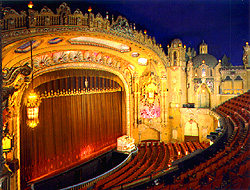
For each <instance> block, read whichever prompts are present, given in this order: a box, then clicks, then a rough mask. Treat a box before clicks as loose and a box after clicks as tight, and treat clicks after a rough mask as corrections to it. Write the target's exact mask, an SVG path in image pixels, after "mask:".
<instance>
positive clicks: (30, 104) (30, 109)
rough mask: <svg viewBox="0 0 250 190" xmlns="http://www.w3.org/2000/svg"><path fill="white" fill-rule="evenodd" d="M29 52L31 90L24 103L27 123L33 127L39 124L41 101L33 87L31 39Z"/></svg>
mask: <svg viewBox="0 0 250 190" xmlns="http://www.w3.org/2000/svg"><path fill="white" fill-rule="evenodd" d="M30 53H31V57H30V58H31V66H32V75H31V87H32V90H31V92H30V93H29V95H28V97H27V99H26V102H25V105H26V107H27V117H28V119H27V122H26V123H27V125H28V126H29V127H30V128H32V129H33V128H35V127H36V126H37V125H38V124H39V119H38V113H39V105H40V103H41V99H40V97H39V95H38V94H36V93H35V91H34V89H33V74H34V64H33V59H32V40H31V41H30Z"/></svg>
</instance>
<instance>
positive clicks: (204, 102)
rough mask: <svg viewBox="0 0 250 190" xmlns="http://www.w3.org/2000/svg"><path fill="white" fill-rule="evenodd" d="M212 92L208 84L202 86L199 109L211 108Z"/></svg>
mask: <svg viewBox="0 0 250 190" xmlns="http://www.w3.org/2000/svg"><path fill="white" fill-rule="evenodd" d="M210 101H211V98H210V92H209V89H208V87H207V85H206V84H204V83H203V84H201V86H200V87H199V89H198V93H197V105H198V108H209V107H210Z"/></svg>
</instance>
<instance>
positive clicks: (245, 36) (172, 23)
mask: <svg viewBox="0 0 250 190" xmlns="http://www.w3.org/2000/svg"><path fill="white" fill-rule="evenodd" d="M28 2H29V1H11V0H10V1H2V4H3V7H6V6H10V7H11V8H14V9H15V10H17V11H18V12H20V11H21V10H24V9H27V4H28ZM62 2H66V3H67V4H68V5H69V7H70V8H71V11H72V12H73V11H75V9H76V8H79V9H80V10H81V11H82V12H83V13H85V12H87V9H88V7H89V6H91V7H92V9H93V10H92V12H93V13H95V14H97V13H98V12H100V13H101V14H102V15H103V16H105V14H106V11H108V12H109V15H111V14H113V15H114V16H115V18H116V17H117V16H119V15H122V16H124V17H126V18H127V19H128V20H129V22H131V23H136V27H137V29H139V30H144V29H146V30H147V31H148V34H149V35H150V36H154V37H155V38H156V41H157V43H159V44H162V47H163V48H164V49H166V46H167V45H168V44H170V42H171V40H173V39H174V38H180V39H181V40H182V42H183V44H185V45H187V47H191V48H195V50H196V51H197V53H198V46H199V44H200V43H201V42H202V41H203V40H204V41H205V43H207V44H208V51H209V52H208V53H209V54H212V55H214V56H215V57H216V58H217V59H222V57H223V55H224V54H226V55H227V56H228V57H230V58H231V63H232V64H233V65H241V64H242V55H243V48H242V46H244V45H245V43H246V42H247V41H250V39H249V36H250V35H249V32H250V23H249V22H250V15H249V10H250V4H249V1H248V0H123V1H121V0H120V1H118V0H78V1H49V0H43V1H41V0H34V1H33V3H34V9H36V10H41V8H42V7H43V6H45V5H46V6H47V7H49V8H51V9H52V11H53V12H56V8H58V7H59V5H60V4H61V3H62ZM110 18H111V16H110Z"/></svg>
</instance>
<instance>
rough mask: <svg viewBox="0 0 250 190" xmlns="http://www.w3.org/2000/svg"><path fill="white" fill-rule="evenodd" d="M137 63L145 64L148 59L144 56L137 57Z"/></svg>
mask: <svg viewBox="0 0 250 190" xmlns="http://www.w3.org/2000/svg"><path fill="white" fill-rule="evenodd" d="M138 63H139V65H143V66H146V65H147V63H148V60H147V59H146V58H143V57H141V58H139V59H138Z"/></svg>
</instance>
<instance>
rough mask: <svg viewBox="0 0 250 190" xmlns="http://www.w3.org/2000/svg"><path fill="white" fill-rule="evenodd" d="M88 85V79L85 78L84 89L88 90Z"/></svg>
mask: <svg viewBox="0 0 250 190" xmlns="http://www.w3.org/2000/svg"><path fill="white" fill-rule="evenodd" d="M88 83H89V82H88V79H87V78H86V79H85V82H84V84H85V87H86V88H88Z"/></svg>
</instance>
